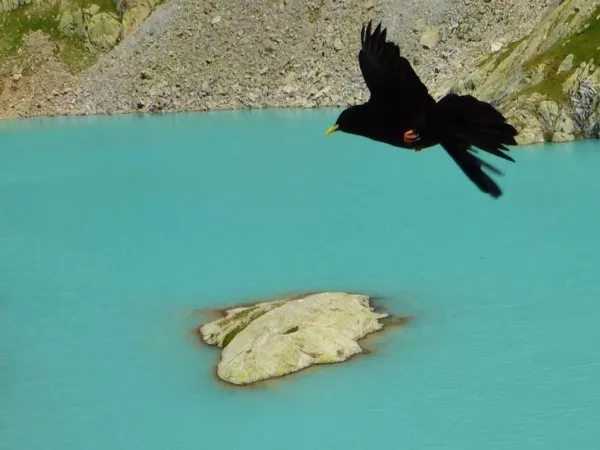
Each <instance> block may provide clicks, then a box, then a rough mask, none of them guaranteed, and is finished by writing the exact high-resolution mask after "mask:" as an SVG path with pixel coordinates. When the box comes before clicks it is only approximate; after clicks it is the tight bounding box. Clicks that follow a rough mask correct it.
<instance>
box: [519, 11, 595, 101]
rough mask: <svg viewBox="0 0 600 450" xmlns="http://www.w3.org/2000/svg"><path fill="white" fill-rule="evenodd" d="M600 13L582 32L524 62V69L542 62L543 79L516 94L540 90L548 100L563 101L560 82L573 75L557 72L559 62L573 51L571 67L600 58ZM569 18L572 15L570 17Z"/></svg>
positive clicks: (592, 17) (534, 66) (593, 15)
mask: <svg viewBox="0 0 600 450" xmlns="http://www.w3.org/2000/svg"><path fill="white" fill-rule="evenodd" d="M598 15H600V8H598V9H597V10H596V11H595V12H594V13H593V14H592V16H591V22H589V24H588V25H587V28H585V29H584V30H583V31H581V32H579V33H575V34H572V35H570V36H568V37H565V38H564V39H562V40H560V41H559V42H557V43H556V44H554V45H553V46H552V47H550V48H549V49H547V50H546V51H544V52H543V53H540V54H539V55H537V56H535V57H533V58H531V59H530V60H529V61H527V62H526V63H525V64H524V66H523V68H524V70H526V71H528V70H534V69H535V68H536V67H538V66H539V65H540V64H542V63H543V64H545V65H546V69H545V77H544V80H543V81H542V82H540V83H538V84H536V85H533V86H528V87H526V88H524V89H523V90H522V91H521V92H519V93H518V94H517V95H516V97H518V96H520V95H524V94H532V93H534V92H540V93H544V94H546V95H547V96H548V97H549V98H550V99H552V100H554V101H557V102H564V101H566V95H565V94H564V93H563V91H562V85H563V83H564V82H565V81H566V80H567V78H568V77H569V76H570V75H571V74H572V70H571V71H566V72H562V73H560V74H557V73H556V72H557V71H558V68H559V67H560V64H561V63H562V62H563V61H564V60H565V58H566V57H567V56H568V55H570V54H573V56H574V59H573V67H574V68H576V67H577V66H578V65H579V64H580V63H582V62H587V61H589V60H590V59H596V60H597V59H598V57H600V50H598V48H599V47H600V20H598V19H597V18H596V17H598ZM570 19H571V20H572V18H570Z"/></svg>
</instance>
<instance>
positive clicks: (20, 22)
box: [0, 0, 119, 73]
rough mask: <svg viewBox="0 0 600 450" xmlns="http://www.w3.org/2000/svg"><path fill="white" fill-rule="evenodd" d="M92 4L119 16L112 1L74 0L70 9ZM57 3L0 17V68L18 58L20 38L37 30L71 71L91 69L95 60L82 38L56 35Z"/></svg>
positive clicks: (58, 9) (37, 6) (17, 10)
mask: <svg viewBox="0 0 600 450" xmlns="http://www.w3.org/2000/svg"><path fill="white" fill-rule="evenodd" d="M93 4H96V5H98V6H99V7H100V11H103V12H110V13H113V14H119V13H118V11H117V7H116V5H115V4H114V3H113V1H112V0H96V1H90V0H74V1H73V2H72V8H82V9H84V8H89V7H90V6H91V5H93ZM60 15H61V10H60V1H58V0H57V1H56V2H54V3H52V4H42V5H40V4H30V5H25V6H22V7H19V8H17V9H15V10H13V11H9V12H5V13H2V14H0V67H2V66H3V65H4V64H5V63H6V62H7V61H8V60H9V59H11V58H14V57H16V56H18V55H19V52H20V50H21V49H22V48H23V39H24V37H25V36H26V35H27V34H29V33H31V32H34V31H41V32H43V33H44V34H45V35H47V36H48V37H49V38H50V39H51V40H52V41H53V42H54V43H55V44H57V45H56V49H55V51H54V52H55V55H56V56H57V58H58V59H59V60H60V61H62V62H63V63H65V64H66V65H67V67H68V68H69V70H70V71H71V72H74V73H75V72H78V71H80V70H83V69H85V68H87V67H89V66H91V65H92V64H93V63H94V62H95V61H96V60H97V58H98V55H97V54H96V53H95V52H90V51H89V50H88V49H87V48H86V45H85V44H86V40H85V39H84V38H83V37H70V36H64V35H62V34H61V32H60V28H59V24H60Z"/></svg>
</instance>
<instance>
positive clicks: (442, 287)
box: [0, 110, 600, 450]
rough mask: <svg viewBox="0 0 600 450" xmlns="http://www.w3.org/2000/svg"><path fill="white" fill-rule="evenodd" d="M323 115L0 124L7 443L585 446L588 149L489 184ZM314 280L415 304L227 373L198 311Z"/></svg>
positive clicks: (555, 152) (596, 213)
mask: <svg viewBox="0 0 600 450" xmlns="http://www.w3.org/2000/svg"><path fill="white" fill-rule="evenodd" d="M337 113H338V111H337V110H322V111H256V112H220V113H210V114H199V115H165V116H156V117H136V116H132V117H102V118H62V119H36V120H28V121H20V122H2V123H0V136H1V148H0V248H1V249H2V251H1V252H0V399H1V400H0V448H2V449H5V448H6V449H27V450H38V449H39V450H42V449H43V450H53V449H57V450H58V449H60V450H64V449H78V450H106V449H129V450H136V449H144V450H155V449H156V450H163V449H167V448H168V449H170V450H176V449H186V450H187V449H191V448H208V447H210V448H219V447H226V448H232V449H236V448H245V449H259V448H260V449H261V450H265V449H267V450H271V449H272V450H280V449H281V448H286V449H288V450H296V449H298V450H300V449H303V450H304V449H307V448H328V449H364V448H379V449H390V450H391V449H394V450H395V449H397V448H406V449H426V448H427V449H457V450H458V449H460V450H464V449H465V448H469V449H470V448H473V449H475V448H478V449H479V448H485V449H487V450H490V449H491V450H497V449H511V450H513V449H527V450H532V449H544V450H562V449H564V448H567V447H569V448H571V447H572V448H581V449H584V448H593V447H594V445H595V444H596V443H597V442H598V440H599V439H600V431H599V429H598V427H597V422H598V420H597V419H598V417H599V415H600V401H599V400H600V362H599V357H598V351H597V343H598V342H600V327H599V326H598V320H599V319H600V302H598V298H600V278H599V277H598V276H597V270H598V263H599V262H600V257H599V256H598V255H599V251H600V239H598V234H597V233H598V223H599V222H600V208H598V207H597V199H598V198H599V197H600V177H598V168H599V167H600V145H599V144H598V143H596V142H579V143H570V144H561V145H551V146H546V147H544V148H541V146H537V147H530V148H524V149H515V150H513V151H512V154H513V156H514V157H515V159H516V160H517V163H516V164H510V163H508V162H504V161H494V163H495V164H496V165H497V166H498V167H499V168H501V169H502V170H503V171H504V172H505V173H506V175H505V177H503V178H501V179H500V180H499V182H500V183H501V186H502V188H503V190H504V193H505V194H504V196H503V197H502V198H501V199H500V200H497V201H495V200H493V199H491V198H489V197H487V196H485V195H483V194H482V193H480V192H479V191H478V190H477V188H476V187H475V186H474V185H472V184H471V183H470V181H469V180H468V179H467V178H466V177H465V176H464V175H463V174H462V173H461V172H460V170H459V169H458V168H457V167H456V166H454V164H453V162H452V161H451V159H450V158H449V157H448V156H447V155H445V154H444V153H443V151H442V150H441V149H440V148H435V149H431V150H428V151H425V152H421V153H418V154H415V153H411V152H408V151H403V150H398V149H393V148H391V147H386V146H383V145H379V144H377V143H373V142H370V141H367V140H364V139H359V138H355V137H351V136H345V135H332V136H330V137H324V136H323V132H324V131H325V129H327V127H328V126H329V125H330V124H331V123H332V122H333V121H334V120H335V117H336V116H337ZM486 160H488V161H493V159H492V158H487V157H486ZM323 290H343V291H350V292H360V293H366V294H370V295H375V296H381V297H383V300H381V301H379V302H378V303H380V304H382V305H383V306H385V307H386V309H387V310H388V311H390V312H391V313H393V314H413V315H414V319H413V320H412V321H410V323H409V324H408V326H407V327H406V328H404V329H403V330H402V331H400V332H397V333H396V332H393V333H390V334H388V335H386V336H383V337H382V338H381V339H378V340H377V345H376V348H375V352H374V353H373V354H370V355H368V356H365V357H362V358H357V359H355V360H353V361H351V362H348V363H345V364H339V365H335V366H328V367H320V368H318V369H315V370H310V371H306V372H304V373H301V374H297V375H294V376H290V377H287V378H285V379H282V380H280V381H278V382H277V383H273V384H271V385H268V386H265V387H263V388H260V389H243V388H229V387H226V386H223V385H222V384H220V383H218V382H217V381H216V379H215V376H214V366H215V364H216V362H217V358H218V351H216V350H214V351H213V349H210V348H207V347H205V346H203V345H201V344H199V343H198V341H197V338H196V336H195V335H194V328H195V327H196V326H197V325H199V324H200V323H201V322H202V321H203V320H205V318H204V317H203V315H202V314H201V313H200V312H199V311H198V310H199V309H202V308H215V307H223V306H228V305H231V304H236V303H244V302H253V301H258V300H270V299H275V298H278V297H281V296H284V295H289V294H296V293H303V292H307V291H323Z"/></svg>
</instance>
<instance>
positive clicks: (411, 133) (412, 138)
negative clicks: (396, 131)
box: [404, 129, 421, 150]
mask: <svg viewBox="0 0 600 450" xmlns="http://www.w3.org/2000/svg"><path fill="white" fill-rule="evenodd" d="M420 139H421V137H420V136H419V133H417V132H416V131H415V130H412V129H411V130H408V131H406V132H405V133H404V143H405V144H407V145H412V144H414V143H415V142H418V141H419V140H420ZM418 150H420V148H419V149H418Z"/></svg>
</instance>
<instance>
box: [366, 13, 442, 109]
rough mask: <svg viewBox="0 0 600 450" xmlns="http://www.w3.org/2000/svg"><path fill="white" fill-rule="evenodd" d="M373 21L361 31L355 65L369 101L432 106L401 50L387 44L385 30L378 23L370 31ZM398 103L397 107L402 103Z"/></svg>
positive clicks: (429, 97)
mask: <svg viewBox="0 0 600 450" xmlns="http://www.w3.org/2000/svg"><path fill="white" fill-rule="evenodd" d="M371 27H372V21H369V23H368V24H367V25H366V26H365V25H363V27H362V30H361V49H360V51H359V53H358V62H359V65H360V70H361V72H362V75H363V78H364V80H365V83H366V85H367V87H368V88H369V91H371V98H372V99H374V100H375V99H376V100H377V101H383V102H386V101H387V102H394V103H397V102H402V103H405V102H406V103H412V107H414V106H415V105H416V104H421V103H423V104H428V103H435V100H434V99H433V98H432V97H431V96H430V95H429V92H428V91H427V87H426V86H425V85H424V84H423V83H422V82H421V80H420V79H419V77H418V76H417V74H416V73H415V71H414V69H413V68H412V66H411V65H410V63H409V62H408V60H407V59H406V58H404V57H403V56H401V55H400V49H399V48H398V46H397V45H396V44H394V43H393V42H389V41H386V35H387V30H386V29H385V28H383V29H382V28H381V23H379V25H377V27H376V28H375V30H374V31H373V32H371ZM402 103H400V104H402Z"/></svg>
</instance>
